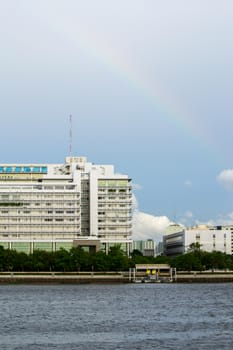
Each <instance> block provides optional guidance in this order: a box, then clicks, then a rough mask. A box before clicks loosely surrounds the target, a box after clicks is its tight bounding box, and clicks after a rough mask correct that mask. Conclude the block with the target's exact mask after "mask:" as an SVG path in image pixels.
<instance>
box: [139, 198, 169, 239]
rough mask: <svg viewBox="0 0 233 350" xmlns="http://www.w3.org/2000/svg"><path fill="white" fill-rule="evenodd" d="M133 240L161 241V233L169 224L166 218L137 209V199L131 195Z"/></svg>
mask: <svg viewBox="0 0 233 350" xmlns="http://www.w3.org/2000/svg"><path fill="white" fill-rule="evenodd" d="M133 208H134V214H133V240H147V239H153V240H154V241H156V242H160V241H161V240H162V236H163V233H164V231H165V229H166V228H167V226H168V225H169V224H170V223H171V222H170V220H169V219H168V217H167V216H154V215H151V214H147V213H144V212H141V211H140V210H139V209H138V202H137V198H136V197H135V195H134V194H133Z"/></svg>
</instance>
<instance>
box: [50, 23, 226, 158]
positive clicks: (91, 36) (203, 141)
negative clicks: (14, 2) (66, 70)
mask: <svg viewBox="0 0 233 350" xmlns="http://www.w3.org/2000/svg"><path fill="white" fill-rule="evenodd" d="M63 20H64V18H63ZM57 31H58V32H60V34H61V35H62V36H63V38H64V40H65V41H66V42H67V40H68V41H71V44H72V46H73V47H74V46H76V47H78V48H79V49H81V50H83V51H84V52H86V53H87V54H89V55H90V56H92V57H94V59H95V60H97V61H99V62H100V63H101V64H104V65H105V66H107V67H108V68H109V69H110V71H111V72H113V74H115V75H116V76H117V77H118V78H121V79H123V80H124V81H126V82H127V83H128V84H130V85H131V86H132V88H134V89H136V90H137V91H138V92H139V94H141V95H143V96H144V98H145V99H147V100H148V102H150V103H151V104H152V106H153V107H154V108H155V109H156V110H157V111H159V112H161V115H163V117H164V118H166V119H167V120H168V122H169V123H170V124H171V125H172V126H173V127H174V128H179V129H180V130H181V131H182V132H184V133H188V135H189V137H190V139H191V141H192V142H196V143H198V146H200V145H201V147H202V148H203V151H207V152H208V154H209V156H211V158H213V160H215V161H216V159H218V158H219V159H221V158H222V155H221V154H220V151H219V149H218V148H217V146H216V145H215V143H214V141H213V140H212V138H211V137H210V135H209V134H208V132H207V130H205V129H204V128H203V126H202V125H197V123H196V122H195V115H192V112H191V111H190V110H189V111H188V110H185V108H184V105H181V104H179V103H178V101H177V100H175V98H174V97H173V96H171V95H169V93H168V92H167V91H164V90H163V89H162V87H161V85H160V86H159V85H157V86H156V85H155V84H154V82H153V83H152V82H150V81H149V79H147V78H146V77H145V75H144V74H143V73H141V72H140V71H139V69H138V68H135V67H134V66H133V65H132V63H131V62H130V59H129V57H128V58H127V57H126V54H124V55H123V54H122V53H121V52H119V51H117V50H115V49H114V48H113V47H112V46H110V45H107V43H106V38H104V40H103V39H102V37H101V35H97V33H96V31H95V32H94V31H91V29H90V28H88V27H86V24H84V23H81V22H80V21H79V22H78V23H77V22H72V20H71V19H70V18H69V20H68V19H67V21H66V23H65V26H64V27H63V28H62V32H61V29H60V28H57Z"/></svg>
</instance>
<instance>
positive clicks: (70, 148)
mask: <svg viewBox="0 0 233 350" xmlns="http://www.w3.org/2000/svg"><path fill="white" fill-rule="evenodd" d="M69 122H70V145H69V155H70V157H71V154H72V141H73V140H72V115H71V114H70V117H69Z"/></svg>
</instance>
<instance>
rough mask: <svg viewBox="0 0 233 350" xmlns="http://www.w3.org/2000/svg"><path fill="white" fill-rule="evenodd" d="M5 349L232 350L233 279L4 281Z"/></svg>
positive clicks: (1, 344) (0, 319)
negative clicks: (85, 282)
mask: <svg viewBox="0 0 233 350" xmlns="http://www.w3.org/2000/svg"><path fill="white" fill-rule="evenodd" d="M0 349H1V350H5V349H7V350H9V349H10V350H11V349H15V350H16V349H17V350H29V349H30V350H40V349H43V350H45V349H56V350H60V349H62V350H63V349H65V350H72V349H81V350H87V349H88V350H92V349H96V350H101V349H107V350H112V349H114V350H115V349H119V350H120V349H134V350H137V349H144V350H150V349H195V350H196V349H211V350H213V349H233V284H232V283H226V284H225V283H223V284H220V283H219V284H212V283H210V284H114V285H112V284H99V285H98V284H88V285H1V286H0Z"/></svg>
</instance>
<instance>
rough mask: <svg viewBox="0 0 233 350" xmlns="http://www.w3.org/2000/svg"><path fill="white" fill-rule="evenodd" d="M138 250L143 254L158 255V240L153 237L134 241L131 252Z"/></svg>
mask: <svg viewBox="0 0 233 350" xmlns="http://www.w3.org/2000/svg"><path fill="white" fill-rule="evenodd" d="M134 250H138V251H139V252H141V253H142V255H143V256H155V255H156V242H155V241H153V240H152V239H148V240H146V241H142V240H140V241H133V242H132V245H131V252H133V251H134Z"/></svg>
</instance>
